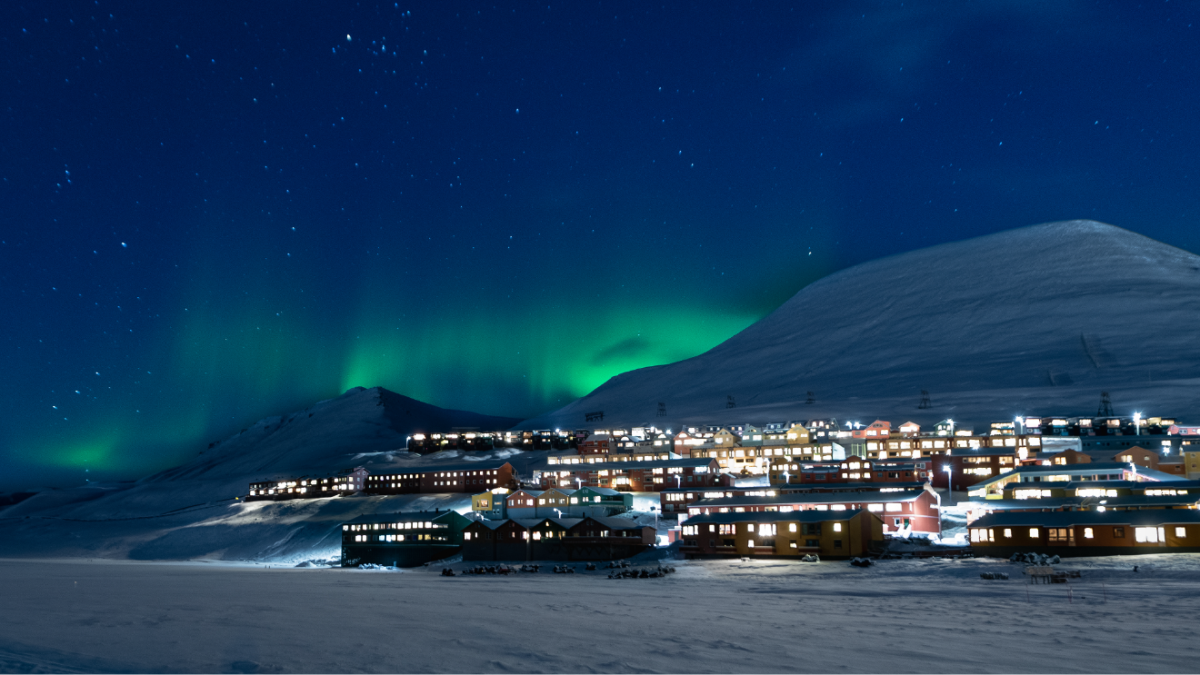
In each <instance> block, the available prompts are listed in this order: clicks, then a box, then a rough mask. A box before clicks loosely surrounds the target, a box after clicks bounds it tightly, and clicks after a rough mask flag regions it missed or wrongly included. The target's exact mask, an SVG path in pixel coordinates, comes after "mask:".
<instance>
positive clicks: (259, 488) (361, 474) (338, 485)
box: [246, 466, 369, 501]
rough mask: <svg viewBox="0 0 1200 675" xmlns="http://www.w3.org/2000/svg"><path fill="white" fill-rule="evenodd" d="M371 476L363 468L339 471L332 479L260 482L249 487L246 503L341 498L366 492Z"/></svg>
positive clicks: (325, 477)
mask: <svg viewBox="0 0 1200 675" xmlns="http://www.w3.org/2000/svg"><path fill="white" fill-rule="evenodd" d="M368 480H369V476H368V475H367V470H366V469H365V468H363V467H361V466H359V467H355V468H354V469H353V470H351V471H343V472H339V473H337V474H335V475H332V476H318V477H315V478H309V477H307V476H302V477H300V478H283V479H279V480H268V481H258V482H255V483H251V484H250V493H249V495H248V496H247V498H246V499H247V501H258V500H262V499H271V500H282V499H316V498H320V497H336V496H338V495H347V494H354V493H356V492H359V491H361V490H363V489H364V488H365V487H366V485H367V482H368Z"/></svg>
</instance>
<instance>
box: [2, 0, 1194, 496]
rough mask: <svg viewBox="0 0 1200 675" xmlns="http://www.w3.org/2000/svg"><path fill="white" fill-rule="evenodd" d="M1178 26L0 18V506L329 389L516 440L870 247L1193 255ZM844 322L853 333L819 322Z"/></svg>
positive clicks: (236, 9)
mask: <svg viewBox="0 0 1200 675" xmlns="http://www.w3.org/2000/svg"><path fill="white" fill-rule="evenodd" d="M1197 23H1200V10H1197V9H1196V6H1195V5H1193V4H1188V3H1182V2H1149V3H1145V4H1142V5H1135V4H1133V3H1124V2H1113V3H1107V2H1102V3H1095V2H1055V3H1026V2H1015V1H1014V2H961V3H928V2H909V1H906V2H851V3H846V2H828V3H812V2H809V3H798V4H796V5H795V6H788V5H786V4H783V3H722V4H720V5H703V4H702V5H695V4H694V3H674V4H667V5H656V6H655V7H654V8H649V9H647V8H646V7H645V6H644V3H609V2H599V3H596V2H592V3H567V4H563V5H558V4H555V3H551V4H549V5H546V4H541V5H532V4H521V5H511V4H502V5H492V4H488V5H487V6H486V7H484V6H482V5H478V4H466V3H448V2H436V3H426V4H416V5H414V4H407V3H399V4H398V5H397V4H394V3H386V4H381V3H367V2H361V3H356V4H355V3H346V2H326V3H315V2H310V3H304V4H302V5H296V4H294V3H281V2H264V3H223V2H211V3H193V4H191V5H188V6H187V7H183V8H181V7H179V6H178V3H151V2H145V3H133V2H106V1H104V0H100V1H98V2H69V3H50V2H40V3H39V2H27V3H7V4H5V5H4V6H3V7H2V8H0V27H2V28H0V59H2V63H3V69H4V72H3V77H4V80H3V82H4V87H3V92H4V97H3V108H2V110H0V112H2V113H3V126H2V130H0V139H2V142H0V179H2V181H0V242H2V243H0V325H2V328H0V339H2V340H3V343H2V344H3V346H4V350H3V356H2V357H0V358H2V360H0V368H2V370H0V372H3V373H4V377H3V378H0V402H2V403H3V406H4V409H5V411H6V414H5V415H4V416H3V417H0V469H2V473H3V476H4V477H3V478H0V485H2V486H8V487H11V486H14V485H18V484H71V483H77V482H80V481H82V480H84V479H85V478H96V477H99V478H119V477H133V476H137V475H140V474H141V473H143V472H146V471H150V470H155V469H159V468H164V467H166V466H170V465H172V464H174V463H177V462H178V461H180V460H181V459H184V458H186V457H188V456H192V455H194V453H195V452H196V451H198V450H199V449H202V448H203V447H204V446H206V445H207V443H208V442H210V441H213V440H217V439H219V438H222V437H224V436H225V435H227V434H229V433H231V432H236V431H237V430H238V429H240V428H241V427H245V426H247V425H248V424H250V423H252V422H253V421H254V420H256V419H258V418H259V417H261V416H264V415H268V414H278V413H281V412H285V411H288V410H291V409H294V408H297V407H303V406H306V405H308V404H310V403H312V402H313V401H315V400H318V399H321V398H327V397H330V396H334V395H336V394H338V393H340V392H341V391H343V390H344V389H346V388H348V387H350V386H356V385H363V386H371V385H375V384H379V385H383V386H386V387H388V388H390V389H393V390H395V391H398V392H400V393H404V394H408V395H411V396H414V397H417V398H421V399H423V400H426V401H429V402H431V403H434V404H436V405H441V406H447V407H457V408H466V409H472V410H477V411H479V412H485V413H493V414H502V415H512V416H530V415H533V414H536V413H539V412H543V411H545V410H547V409H551V408H554V407H558V406H559V405H561V404H562V403H565V402H567V401H569V400H570V399H571V398H573V397H576V396H579V395H582V394H584V393H586V392H587V391H589V390H590V389H591V388H593V387H595V386H597V385H599V384H600V383H602V382H603V381H604V380H605V379H607V378H608V377H610V376H612V375H614V374H616V373H619V372H622V371H624V370H628V369H630V368H634V367H639V366H644V365H651V364H656V363H665V362H669V361H674V360H677V359H680V358H685V357H687V356H691V355H694V354H697V353H700V352H702V351H704V350H706V349H708V348H710V347H712V346H713V345H715V344H717V343H719V342H720V341H722V340H724V339H725V338H727V337H729V336H730V335H732V334H733V333H735V332H737V331H738V330H740V329H742V328H744V327H745V326H747V325H749V324H750V323H753V322H754V321H755V320H757V319H758V318H760V317H762V316H763V315H765V314H766V313H768V312H769V311H770V310H771V309H773V308H774V307H776V306H777V305H778V304H780V303H781V302H782V301H784V300H785V299H787V298H788V297H790V296H791V295H792V294H793V293H795V292H796V291H797V290H799V289H800V288H801V287H802V286H803V285H804V284H806V283H808V282H810V281H812V280H814V279H816V278H819V277H821V276H824V275H826V274H828V273H829V272H831V271H834V270H837V269H840V268H843V267H846V266H848V265H852V264H854V263H857V262H861V261H864V260H869V259H872V258H877V257H880V256H884V255H889V254H892V253H897V252H901V251H906V250H911V249H914V248H920V247H924V246H929V245H932V244H936V243H940V242H945V241H951V240H957V239H963V238H968V237H973V236H977V235H980V234H986V233H989V232H995V231H998V230H1002V229H1007V228H1011V227H1017V226H1021V225H1028V224H1033V223H1038V222H1045V221H1052V220H1061V219H1068V218H1094V219H1097V220H1103V221H1106V222H1110V223H1113V224H1116V225H1120V226H1123V227H1126V228H1129V229H1131V230H1135V231H1137V232H1141V233H1143V234H1146V235H1148V236H1151V237H1155V238H1157V239H1160V240H1162V241H1166V242H1168V243H1171V244H1174V245H1177V246H1181V247H1184V248H1188V249H1190V250H1193V251H1197V250H1200V230H1198V229H1197V227H1196V226H1195V224H1194V223H1195V222H1196V218H1197V215H1198V214H1200V203H1198V202H1200V192H1198V191H1197V190H1196V188H1195V185H1196V178H1197V173H1198V168H1197V158H1198V157H1200V153H1198V151H1200V136H1198V134H1197V124H1196V109H1197V104H1198V103H1200V93H1198V91H1197V85H1196V82H1197V75H1198V73H1197V65H1196V64H1198V63H1200V46H1198V45H1200V40H1198V39H1197V35H1198V32H1197V29H1196V27H1195V25H1196V24H1197ZM848 311H853V308H848Z"/></svg>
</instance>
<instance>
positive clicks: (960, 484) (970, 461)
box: [930, 449, 1019, 490]
mask: <svg viewBox="0 0 1200 675" xmlns="http://www.w3.org/2000/svg"><path fill="white" fill-rule="evenodd" d="M1018 462H1019V458H1018V456H1017V451H1016V450H1015V449H1014V450H1013V451H1012V452H1011V453H1005V454H991V453H989V454H986V455H953V454H952V455H939V456H937V457H935V458H934V460H933V463H934V468H933V475H932V476H930V478H931V480H932V483H933V486H934V487H939V488H945V487H946V486H947V482H948V480H949V478H950V477H953V478H954V489H955V490H966V489H968V488H970V487H971V486H972V485H975V484H976V483H981V482H983V481H985V480H988V479H990V478H995V477H996V476H999V475H1000V474H1002V473H1008V472H1009V471H1012V470H1013V469H1015V468H1016V467H1017V464H1018ZM946 466H949V467H951V469H952V472H951V473H950V474H947V473H946Z"/></svg>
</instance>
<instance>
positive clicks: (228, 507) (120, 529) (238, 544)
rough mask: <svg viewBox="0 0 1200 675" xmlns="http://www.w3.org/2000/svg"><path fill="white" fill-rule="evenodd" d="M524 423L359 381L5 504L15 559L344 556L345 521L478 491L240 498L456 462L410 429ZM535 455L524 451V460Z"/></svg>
mask: <svg viewBox="0 0 1200 675" xmlns="http://www.w3.org/2000/svg"><path fill="white" fill-rule="evenodd" d="M516 421H517V420H514V419H510V418H506V417H492V416H488V415H480V414H477V413H471V412H464V411H459V410H446V409H443V408H438V407H436V406H432V405H429V404H427V403H422V402H420V401H417V400H415V399H411V398H408V397H407V396H401V395H400V394H396V393H394V392H391V391H388V390H386V389H383V388H380V387H376V388H374V389H363V388H361V387H357V388H354V389H351V390H350V391H347V392H346V393H345V394H343V395H342V396H339V397H337V398H334V399H330V400H328V401H322V402H320V403H317V404H315V405H313V406H312V407H310V408H308V409H306V410H302V411H300V412H296V413H293V414H291V415H285V416H281V417H268V418H266V419H263V420H260V421H259V422H258V423H257V424H255V425H253V426H251V427H249V428H247V429H245V430H243V431H241V432H239V433H238V434H235V435H234V436H232V437H230V438H228V439H226V440H224V441H222V442H220V443H217V444H214V445H213V446H212V447H209V448H208V449H206V450H204V451H202V452H200V454H198V455H197V456H196V458H195V459H193V460H192V461H190V462H188V463H186V464H184V465H182V466H179V467H176V468H174V469H169V470H167V471H163V472H161V473H158V474H155V475H153V476H149V477H147V478H143V479H142V480H139V481H136V482H130V483H93V484H90V485H87V486H82V487H77V488H70V489H61V490H42V491H39V492H37V493H36V494H35V495H34V496H32V497H29V498H27V499H24V500H23V501H20V502H19V503H16V504H15V505H11V506H7V507H5V505H0V540H3V541H4V542H5V544H4V551H5V555H10V556H63V555H68V556H97V557H115V558H125V557H131V558H142V559H184V558H201V557H214V558H226V559H230V558H232V559H254V560H259V559H262V560H288V559H294V558H296V557H305V556H309V557H311V556H313V555H318V554H323V555H327V554H331V553H334V554H336V552H337V548H338V546H339V543H340V539H339V534H338V532H339V526H340V524H341V523H342V522H344V521H345V520H348V519H350V518H354V517H355V516H358V515H360V514H362V513H374V512H390V511H400V510H405V509H412V508H415V509H418V510H420V509H424V508H429V509H433V508H458V509H461V508H463V507H464V506H465V507H467V508H469V506H470V503H469V498H467V499H466V500H465V504H464V498H463V496H461V495H457V496H437V495H403V496H393V497H362V498H351V499H340V498H338V499H319V500H305V501H303V502H279V503H272V502H254V503H249V504H247V503H244V502H240V501H237V498H238V497H240V496H243V495H245V494H246V492H247V489H248V485H249V483H250V482H251V481H254V480H266V479H272V478H283V477H288V476H299V475H302V474H308V475H312V474H319V473H322V472H334V471H338V470H341V469H345V468H350V467H354V466H366V467H367V468H368V470H370V471H375V472H378V471H383V470H387V469H391V468H400V467H403V466H411V465H414V464H421V463H430V462H445V461H447V460H450V461H453V460H454V459H456V458H458V455H457V453H438V455H436V456H432V457H428V458H422V457H419V456H417V455H413V454H410V453H409V452H408V451H407V450H406V449H405V442H406V438H407V436H408V435H409V434H411V433H414V432H416V431H448V430H450V429H451V428H452V427H478V428H481V429H507V428H510V427H511V426H512V425H513V424H514V423H515V422H516ZM495 452H496V453H505V452H506V451H495ZM507 452H509V453H514V452H515V451H507ZM526 454H528V453H526ZM451 455H452V456H451ZM487 456H489V455H487V454H483V453H476V454H473V455H472V458H477V459H483V458H485V457H487ZM531 460H534V458H533V457H524V456H518V457H514V458H513V462H514V466H519V467H524V466H525V465H526V464H528V462H529V461H531Z"/></svg>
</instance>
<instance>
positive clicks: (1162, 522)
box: [968, 509, 1200, 557]
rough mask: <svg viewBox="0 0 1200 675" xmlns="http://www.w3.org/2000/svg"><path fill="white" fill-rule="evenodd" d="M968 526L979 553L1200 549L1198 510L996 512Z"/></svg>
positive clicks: (1119, 552)
mask: <svg viewBox="0 0 1200 675" xmlns="http://www.w3.org/2000/svg"><path fill="white" fill-rule="evenodd" d="M968 530H969V531H970V541H971V550H972V551H973V552H974V553H975V554H976V555H989V556H1003V557H1007V556H1010V555H1012V554H1013V553H1016V552H1038V553H1046V554H1053V555H1060V556H1096V555H1136V554H1143V553H1195V552H1200V511H1196V510H1194V509H1145V510H1126V511H1110V510H1105V511H1063V512H1036V511H1035V512H1015V513H1014V512H1008V513H993V514H990V515H986V516H984V517H982V518H980V519H978V520H976V521H975V522H973V523H971V525H970V526H969V527H968Z"/></svg>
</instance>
